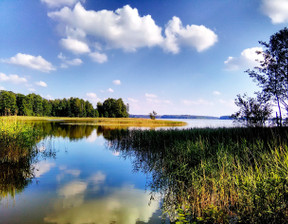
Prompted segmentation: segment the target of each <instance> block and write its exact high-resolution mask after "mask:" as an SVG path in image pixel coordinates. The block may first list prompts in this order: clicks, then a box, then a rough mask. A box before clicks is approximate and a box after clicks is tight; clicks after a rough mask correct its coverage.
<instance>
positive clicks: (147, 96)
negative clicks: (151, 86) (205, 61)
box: [145, 93, 157, 98]
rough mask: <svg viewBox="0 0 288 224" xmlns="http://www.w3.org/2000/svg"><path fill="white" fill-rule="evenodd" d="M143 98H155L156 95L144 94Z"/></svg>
mask: <svg viewBox="0 0 288 224" xmlns="http://www.w3.org/2000/svg"><path fill="white" fill-rule="evenodd" d="M145 97H146V98H157V95H155V94H153V93H145Z"/></svg>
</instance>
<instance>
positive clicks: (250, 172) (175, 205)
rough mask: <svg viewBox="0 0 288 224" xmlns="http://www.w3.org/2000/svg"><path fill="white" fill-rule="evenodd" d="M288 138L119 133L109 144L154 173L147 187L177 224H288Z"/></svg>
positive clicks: (218, 132) (240, 133)
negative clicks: (161, 201)
mask: <svg viewBox="0 0 288 224" xmlns="http://www.w3.org/2000/svg"><path fill="white" fill-rule="evenodd" d="M111 136H113V135H111ZM287 136H288V129H287V128H253V129H248V128H229V129H226V128H222V129H190V130H161V131H138V130H132V131H131V130H130V131H129V130H128V131H127V130H122V131H115V133H114V140H111V143H112V146H113V150H115V149H116V150H119V151H120V152H121V155H122V156H124V157H131V158H136V159H134V169H135V170H136V171H138V170H141V171H143V172H147V173H151V174H152V181H151V183H150V188H151V190H152V191H153V192H161V193H162V194H163V197H164V201H163V210H164V212H165V213H166V214H168V215H169V217H170V219H171V220H172V221H176V223H185V222H189V223H193V222H195V223H288V138H287ZM111 139H112V138H111Z"/></svg>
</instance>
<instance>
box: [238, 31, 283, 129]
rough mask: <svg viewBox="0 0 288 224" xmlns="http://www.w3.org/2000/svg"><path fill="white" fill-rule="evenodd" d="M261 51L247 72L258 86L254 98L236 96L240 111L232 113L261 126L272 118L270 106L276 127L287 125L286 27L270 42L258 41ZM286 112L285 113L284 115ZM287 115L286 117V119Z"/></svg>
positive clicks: (273, 36) (272, 37) (244, 120)
mask: <svg viewBox="0 0 288 224" xmlns="http://www.w3.org/2000/svg"><path fill="white" fill-rule="evenodd" d="M259 43H260V44H261V45H262V46H263V48H264V49H263V51H259V52H257V54H259V55H261V56H262V58H263V59H262V60H261V61H259V66H257V67H255V68H254V69H252V70H251V69H249V70H247V71H246V73H248V75H249V76H250V77H251V78H252V79H253V81H254V82H256V83H257V85H258V86H259V87H260V89H261V90H260V91H258V92H255V95H256V97H248V96H247V95H246V94H244V95H240V94H239V95H237V98H236V100H235V103H236V105H237V106H238V107H239V111H238V112H236V113H235V114H233V115H232V116H233V117H234V118H236V119H238V120H239V121H242V122H245V123H246V125H247V126H263V125H265V124H266V122H267V120H268V119H271V115H272V112H273V106H274V108H277V109H276V111H277V112H276V114H275V117H274V118H273V119H272V120H273V121H274V123H275V124H276V125H277V126H283V125H287V123H288V119H287V114H288V29H287V28H286V27H285V28H284V29H282V30H280V31H278V32H277V33H275V34H273V35H272V36H271V37H270V40H269V42H264V41H259ZM285 114H286V116H285ZM285 117H286V118H285Z"/></svg>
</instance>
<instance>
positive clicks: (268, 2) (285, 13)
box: [261, 0, 288, 24]
mask: <svg viewBox="0 0 288 224" xmlns="http://www.w3.org/2000/svg"><path fill="white" fill-rule="evenodd" d="M261 9H262V11H263V13H264V14H265V15H267V16H269V18H270V19H271V21H272V23H273V24H279V23H287V22H288V1H287V0H262V6H261Z"/></svg>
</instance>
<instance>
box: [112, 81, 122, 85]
mask: <svg viewBox="0 0 288 224" xmlns="http://www.w3.org/2000/svg"><path fill="white" fill-rule="evenodd" d="M113 84H114V85H116V86H119V85H121V81H120V80H113Z"/></svg>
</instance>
